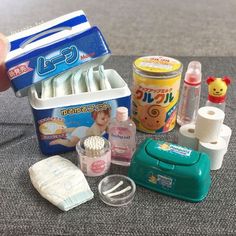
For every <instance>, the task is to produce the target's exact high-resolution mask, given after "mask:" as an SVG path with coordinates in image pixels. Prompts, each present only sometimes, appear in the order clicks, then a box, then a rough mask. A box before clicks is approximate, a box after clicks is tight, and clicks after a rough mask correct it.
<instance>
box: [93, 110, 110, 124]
mask: <svg viewBox="0 0 236 236" xmlns="http://www.w3.org/2000/svg"><path fill="white" fill-rule="evenodd" d="M95 116H96V117H94V118H95V121H96V124H97V125H100V126H104V125H107V124H108V122H109V119H110V115H109V113H107V112H106V111H100V112H97V113H96V115H95Z"/></svg>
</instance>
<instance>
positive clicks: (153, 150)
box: [146, 140, 200, 166]
mask: <svg viewBox="0 0 236 236" xmlns="http://www.w3.org/2000/svg"><path fill="white" fill-rule="evenodd" d="M146 152H147V154H148V155H150V156H152V157H153V158H155V159H158V160H160V161H162V162H165V163H169V164H174V165H185V166H189V165H193V164H195V163H196V162H197V161H198V160H199V156H200V155H199V153H198V152H196V151H194V150H192V149H189V148H186V147H182V146H179V145H176V144H171V143H168V142H164V141H156V140H152V141H151V142H149V143H148V144H147V146H146Z"/></svg>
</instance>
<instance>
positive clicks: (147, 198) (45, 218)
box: [0, 56, 236, 236]
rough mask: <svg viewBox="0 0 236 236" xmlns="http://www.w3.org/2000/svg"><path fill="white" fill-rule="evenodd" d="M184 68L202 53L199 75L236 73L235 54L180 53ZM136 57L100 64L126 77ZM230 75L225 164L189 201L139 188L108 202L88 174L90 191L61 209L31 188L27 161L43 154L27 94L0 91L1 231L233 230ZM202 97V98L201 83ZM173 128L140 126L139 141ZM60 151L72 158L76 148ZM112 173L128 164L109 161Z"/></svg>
mask: <svg viewBox="0 0 236 236" xmlns="http://www.w3.org/2000/svg"><path fill="white" fill-rule="evenodd" d="M178 59H180V60H181V61H182V62H183V63H184V65H185V68H184V69H186V65H187V63H188V62H189V61H190V60H193V59H195V60H200V61H201V62H202V65H203V72H204V73H203V77H204V78H206V76H207V75H215V76H223V75H228V76H232V77H234V76H235V75H236V67H235V60H236V58H230V57H220V58H206V57H205V58H204V57H203V58H189V57H188V58H186V57H178ZM133 60H134V57H121V56H113V57H111V58H110V59H109V60H108V62H106V63H105V68H114V69H116V70H117V71H118V72H119V73H120V75H121V76H122V77H123V78H124V79H126V81H127V82H128V83H129V84H130V83H131V78H132V69H131V68H132V61H133ZM235 90H236V84H235V80H234V81H233V83H232V85H231V86H230V87H229V93H228V102H227V107H226V119H225V123H226V124H227V125H229V126H230V127H231V128H232V129H233V135H232V138H231V142H230V144H229V149H228V153H227V154H226V155H225V158H224V162H223V167H222V168H221V169H220V170H218V171H212V172H211V173H212V186H211V189H210V192H209V195H208V197H207V198H206V199H205V200H204V201H203V202H200V203H189V202H185V201H181V200H178V199H174V198H171V197H168V196H165V195H161V194H159V193H157V192H154V191H150V190H147V189H144V188H142V187H139V186H138V187H137V191H136V195H135V198H134V200H133V202H132V203H131V204H130V205H128V206H127V207H123V208H113V207H109V206H107V205H105V204H104V203H103V202H102V201H101V200H100V199H99V196H98V191H97V185H98V183H99V181H100V180H101V179H102V178H103V177H97V178H87V179H88V182H89V185H90V187H91V189H92V191H93V192H94V194H95V198H94V199H93V200H91V201H89V202H87V203H85V204H82V205H81V206H78V207H76V208H74V209H72V210H70V211H69V212H65V213H63V212H62V211H60V210H59V209H57V208H56V207H55V206H53V205H52V204H50V203H49V202H47V201H46V200H45V199H43V198H42V197H41V196H40V195H39V194H38V192H37V191H36V190H35V189H34V188H33V186H32V184H31V182H30V178H29V174H28V168H29V167H30V166H31V165H32V164H34V163H35V162H37V161H40V160H41V159H42V158H44V156H43V155H42V154H41V153H40V150H39V147H38V144H37V138H36V135H35V133H34V127H33V124H32V117H31V113H30V109H29V105H28V102H27V98H24V99H18V98H15V97H14V95H13V93H12V92H5V93H2V94H1V95H0V96H1V98H0V99H1V103H0V109H1V111H2V112H1V116H0V130H1V134H2V136H1V138H0V180H1V181H0V209H1V210H0V235H45V234H47V235H48V234H50V235H61V234H63V235H140V236H141V235H175V234H177V235H186V234H191V235H198V234H204V235H205V234H208V235H224V234H230V235H235V234H236V172H235V169H236V161H235V154H234V150H235V147H234V146H235V143H236V135H235V115H236V96H235ZM202 91H203V95H202V100H201V103H202V104H204V102H205V100H206V97H207V96H206V91H207V86H206V85H205V83H204V82H203V87H202ZM176 134H177V127H176V128H175V130H174V131H172V132H169V133H167V134H163V135H145V134H143V133H139V132H138V135H137V136H138V143H140V142H141V141H142V140H144V139H145V138H146V137H153V138H155V139H162V140H166V141H170V142H174V141H175V140H176ZM62 156H64V157H67V158H69V159H70V160H71V161H72V162H74V163H76V153H75V152H71V153H67V154H63V155H62ZM110 173H122V174H126V173H127V168H122V167H118V166H112V168H111V170H110Z"/></svg>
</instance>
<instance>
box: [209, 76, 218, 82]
mask: <svg viewBox="0 0 236 236" xmlns="http://www.w3.org/2000/svg"><path fill="white" fill-rule="evenodd" d="M215 79H216V78H215V77H213V76H209V77H208V78H207V84H210V83H211V82H213V81H214V80H215Z"/></svg>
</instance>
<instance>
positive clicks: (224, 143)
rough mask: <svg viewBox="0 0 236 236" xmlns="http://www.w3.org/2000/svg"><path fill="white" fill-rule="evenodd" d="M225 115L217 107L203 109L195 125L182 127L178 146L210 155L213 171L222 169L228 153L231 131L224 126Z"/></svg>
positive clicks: (200, 110) (199, 112)
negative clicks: (224, 158)
mask: <svg viewBox="0 0 236 236" xmlns="http://www.w3.org/2000/svg"><path fill="white" fill-rule="evenodd" d="M224 117H225V114H224V112H223V111H222V110H220V109H219V108H216V107H210V106H206V107H202V108H200V109H199V110H198V114H197V119H196V123H195V124H186V125H183V126H181V127H180V129H179V136H178V144H179V145H182V146H186V147H189V148H191V149H194V150H199V151H200V152H205V153H207V154H208V156H209V158H210V161H211V170H217V169H220V168H221V166H222V162H223V157H224V155H225V153H226V152H227V147H228V143H229V141H230V136H231V133H232V131H231V129H230V128H229V127H228V126H227V125H225V124H223V121H224Z"/></svg>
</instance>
